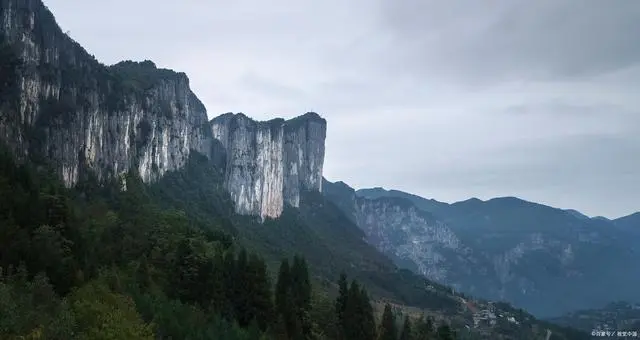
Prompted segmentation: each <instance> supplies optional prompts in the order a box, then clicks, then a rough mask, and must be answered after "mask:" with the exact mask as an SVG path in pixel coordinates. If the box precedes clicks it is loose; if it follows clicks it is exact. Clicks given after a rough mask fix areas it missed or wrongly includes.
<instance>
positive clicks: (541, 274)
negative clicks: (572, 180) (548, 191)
mask: <svg viewBox="0 0 640 340" xmlns="http://www.w3.org/2000/svg"><path fill="white" fill-rule="evenodd" d="M323 189H324V194H325V195H326V196H327V197H328V198H329V199H331V200H332V201H333V202H334V203H336V204H337V205H338V206H340V207H341V208H342V209H343V211H345V212H346V213H347V214H348V215H349V216H351V218H352V219H353V220H354V221H355V222H356V224H357V225H358V226H360V228H362V229H363V230H364V231H365V233H366V234H367V239H368V241H369V242H370V243H372V244H373V245H375V246H376V247H377V248H378V249H379V250H381V251H383V252H384V253H386V254H388V255H389V256H390V257H392V258H393V259H394V260H395V261H396V263H397V264H398V265H401V266H404V267H407V268H410V269H412V270H415V271H418V272H420V273H422V274H423V275H425V276H426V277H428V278H430V279H433V280H435V281H437V282H440V283H443V284H447V285H451V286H453V287H456V289H459V290H460V291H462V292H465V293H470V294H474V295H477V296H480V297H484V298H487V299H493V300H504V301H508V302H510V303H513V304H514V305H516V306H517V307H521V308H524V309H526V310H528V311H530V312H532V313H534V315H537V316H540V317H551V316H559V315H562V314H564V313H567V312H570V311H574V310H578V309H587V308H598V307H602V306H604V305H606V304H607V303H610V302H612V301H618V300H623V301H633V302H635V301H640V290H638V289H637V282H640V270H639V269H637V268H635V266H630V265H629V264H630V263H637V262H638V261H639V260H640V248H639V247H638V241H639V240H640V238H639V237H640V213H636V214H633V215H629V216H626V217H622V218H619V219H615V220H609V219H606V218H603V217H594V218H590V217H588V216H586V215H584V214H582V213H580V212H579V211H576V210H570V209H569V210H565V209H558V208H554V207H549V206H546V205H542V204H537V203H533V202H528V201H525V200H522V199H519V198H516V197H501V198H494V199H490V200H486V201H483V200H480V199H477V198H471V199H468V200H466V201H462V202H456V203H452V204H448V203H443V202H439V201H436V200H433V199H426V198H422V197H420V196H417V195H413V194H410V193H406V192H402V191H397V190H385V189H382V188H371V189H361V190H357V191H356V190H354V189H353V188H350V187H349V186H348V185H347V184H345V183H342V182H337V183H331V182H328V181H325V183H324V185H323Z"/></svg>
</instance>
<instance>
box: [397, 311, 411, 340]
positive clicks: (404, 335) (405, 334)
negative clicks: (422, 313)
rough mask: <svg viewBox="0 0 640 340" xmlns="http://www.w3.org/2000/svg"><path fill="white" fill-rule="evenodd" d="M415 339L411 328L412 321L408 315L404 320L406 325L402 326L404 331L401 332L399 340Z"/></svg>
mask: <svg viewBox="0 0 640 340" xmlns="http://www.w3.org/2000/svg"><path fill="white" fill-rule="evenodd" d="M411 339H413V332H412V328H411V319H410V318H409V316H408V315H407V316H406V317H405V318H404V324H403V325H402V330H401V332H400V338H399V340H411Z"/></svg>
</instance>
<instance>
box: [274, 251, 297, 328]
mask: <svg viewBox="0 0 640 340" xmlns="http://www.w3.org/2000/svg"><path fill="white" fill-rule="evenodd" d="M290 282H291V271H290V268H289V260H287V259H282V262H281V263H280V270H279V272H278V281H277V282H276V292H275V308H276V314H277V316H278V319H279V320H280V322H281V323H282V327H284V331H285V333H286V334H290V332H291V329H292V328H293V321H292V303H291V302H292V301H291V299H290V298H291V297H290V296H289V295H290V293H289V288H290V286H291V283H290Z"/></svg>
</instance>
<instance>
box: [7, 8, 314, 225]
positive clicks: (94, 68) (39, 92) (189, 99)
mask: <svg viewBox="0 0 640 340" xmlns="http://www.w3.org/2000/svg"><path fill="white" fill-rule="evenodd" d="M0 28H1V31H0V74H1V75H2V77H3V78H5V79H7V81H5V79H3V82H0V97H2V98H0V99H1V100H0V141H2V142H4V143H3V144H7V145H8V146H9V147H10V149H11V151H13V153H14V154H15V155H16V156H18V158H19V159H29V160H32V161H43V162H47V163H49V164H50V165H52V166H53V167H54V168H55V169H56V170H57V173H58V174H60V177H61V179H62V180H63V181H64V183H65V184H66V185H67V186H73V185H74V184H75V183H77V182H78V181H79V180H80V179H81V178H83V177H84V176H85V175H89V174H93V175H96V176H97V177H98V179H99V180H105V179H109V178H114V177H118V176H119V175H121V174H123V173H125V172H128V171H131V170H133V171H136V172H137V173H139V174H140V176H141V177H142V179H143V180H144V181H145V182H151V181H154V180H157V179H159V178H160V177H161V176H162V175H163V174H165V173H166V172H168V171H172V170H177V169H180V168H181V167H183V166H184V165H185V164H186V162H187V160H188V156H189V153H190V152H191V151H192V150H195V151H198V152H200V153H202V154H204V155H206V156H208V157H210V159H211V160H212V162H213V163H214V164H217V165H220V166H221V167H224V169H225V171H226V183H225V185H226V187H227V189H228V191H229V193H230V194H231V196H232V198H233V199H234V201H235V202H236V210H237V212H238V213H241V214H247V215H259V216H261V217H262V218H265V217H277V216H279V215H280V213H281V212H282V210H283V208H284V206H285V204H287V205H291V206H293V207H298V206H299V204H300V194H301V192H302V191H304V190H315V191H320V190H321V189H322V167H323V162H324V140H325V136H326V121H325V120H324V119H322V118H321V117H320V116H318V114H316V113H307V114H305V115H302V116H300V117H297V118H294V119H291V120H288V121H285V120H284V119H274V120H271V121H268V122H256V121H253V120H251V119H250V118H248V117H246V116H244V115H242V114H237V115H233V114H225V115H222V116H220V117H218V118H216V119H214V120H212V121H211V122H209V121H208V120H207V114H206V110H205V108H204V106H203V105H202V103H201V102H200V101H199V100H198V98H197V97H196V96H195V95H194V94H193V92H192V91H191V90H190V88H189V80H188V79H187V76H186V75H185V74H184V73H176V72H173V71H171V70H165V69H158V68H156V66H155V65H154V64H153V63H152V62H151V61H144V62H139V63H138V62H132V61H124V62H121V63H118V64H116V65H112V66H105V65H102V64H100V63H99V62H98V61H96V59H95V58H94V57H93V56H91V55H89V54H88V53H87V52H86V51H85V50H84V49H83V48H82V47H81V46H80V45H79V44H78V43H76V42H75V41H73V40H72V39H71V38H69V37H68V36H67V35H66V34H64V33H62V31H61V29H60V27H58V26H57V24H56V22H55V19H54V17H53V15H52V14H51V12H49V10H48V9H47V8H46V7H45V6H44V5H43V3H42V2H41V0H0ZM17 64H20V65H21V66H20V67H16V66H15V65H17ZM8 71H10V72H8ZM214 137H215V138H214Z"/></svg>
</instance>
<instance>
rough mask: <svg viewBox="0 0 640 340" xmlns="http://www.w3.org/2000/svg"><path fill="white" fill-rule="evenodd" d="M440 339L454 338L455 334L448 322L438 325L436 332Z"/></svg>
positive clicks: (448, 339)
mask: <svg viewBox="0 0 640 340" xmlns="http://www.w3.org/2000/svg"><path fill="white" fill-rule="evenodd" d="M436 333H437V334H438V339H439V340H454V334H453V332H452V331H451V327H449V325H447V324H442V325H440V327H438V330H437V332H436Z"/></svg>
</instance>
